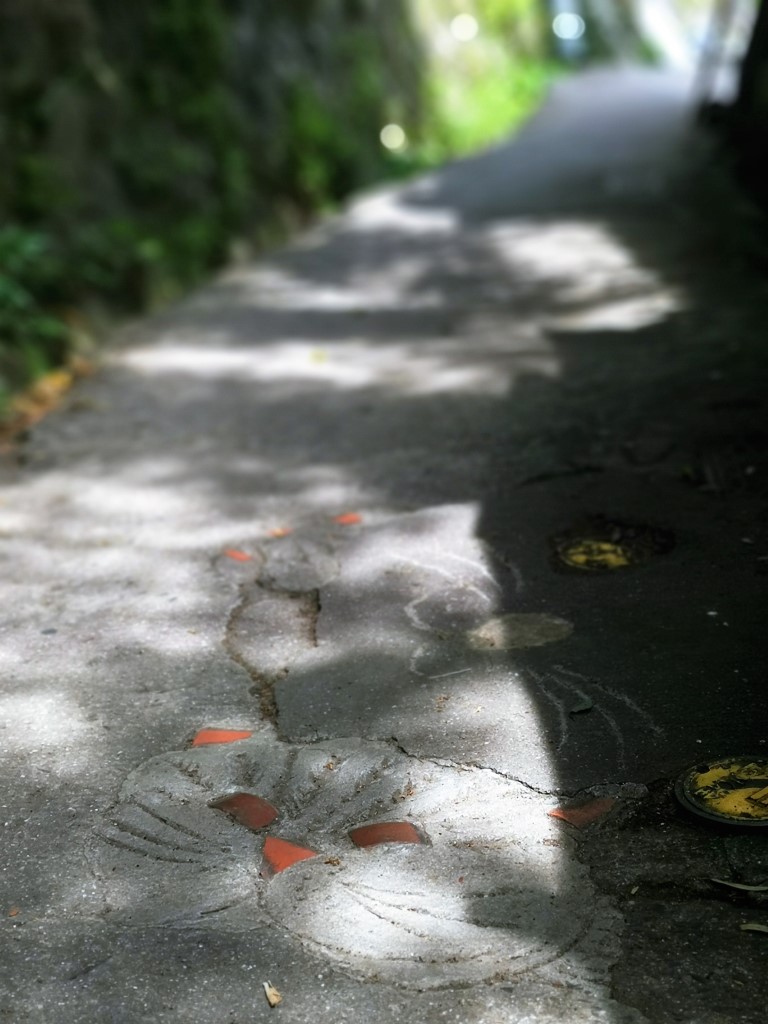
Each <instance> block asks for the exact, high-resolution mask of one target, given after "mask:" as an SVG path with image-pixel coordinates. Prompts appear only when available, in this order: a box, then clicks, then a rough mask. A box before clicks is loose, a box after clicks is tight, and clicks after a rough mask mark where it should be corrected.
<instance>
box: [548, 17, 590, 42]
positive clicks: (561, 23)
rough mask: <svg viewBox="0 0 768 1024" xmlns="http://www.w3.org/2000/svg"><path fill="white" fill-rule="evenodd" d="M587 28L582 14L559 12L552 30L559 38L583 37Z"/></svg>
mask: <svg viewBox="0 0 768 1024" xmlns="http://www.w3.org/2000/svg"><path fill="white" fill-rule="evenodd" d="M586 28H587V26H586V23H585V21H584V19H583V18H582V17H581V15H580V14H570V13H566V14H558V16H557V17H556V18H555V20H554V21H553V22H552V31H553V32H554V33H555V35H556V36H557V38H558V39H581V37H582V36H583V35H584V32H585V31H586Z"/></svg>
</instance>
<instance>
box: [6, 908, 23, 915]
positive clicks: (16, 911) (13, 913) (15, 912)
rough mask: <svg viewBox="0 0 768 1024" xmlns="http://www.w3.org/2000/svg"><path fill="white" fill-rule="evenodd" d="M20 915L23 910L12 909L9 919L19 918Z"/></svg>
mask: <svg viewBox="0 0 768 1024" xmlns="http://www.w3.org/2000/svg"><path fill="white" fill-rule="evenodd" d="M20 913H21V910H20V909H19V907H11V909H10V910H9V911H8V917H18V916H19V914H20Z"/></svg>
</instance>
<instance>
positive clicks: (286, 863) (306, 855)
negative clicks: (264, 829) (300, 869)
mask: <svg viewBox="0 0 768 1024" xmlns="http://www.w3.org/2000/svg"><path fill="white" fill-rule="evenodd" d="M263 853H264V861H263V863H262V866H261V875H262V878H271V876H272V875H277V874H279V873H280V872H281V871H285V870H286V868H290V867H292V866H293V865H294V864H298V863H299V861H302V860H311V858H312V857H316V856H317V853H316V852H315V851H314V850H310V849H309V848H308V847H306V846H297V845H296V843H289V842H288V841H287V840H286V839H276V838H275V836H267V838H266V839H265V840H264V850H263Z"/></svg>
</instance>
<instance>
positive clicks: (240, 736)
mask: <svg viewBox="0 0 768 1024" xmlns="http://www.w3.org/2000/svg"><path fill="white" fill-rule="evenodd" d="M250 736H253V731H252V730H250V729H201V730H200V731H199V732H198V733H197V734H196V736H195V738H194V739H193V740H192V746H193V747H203V746H205V745H206V744H208V743H234V742H235V741H236V740H247V739H248V738H249V737H250Z"/></svg>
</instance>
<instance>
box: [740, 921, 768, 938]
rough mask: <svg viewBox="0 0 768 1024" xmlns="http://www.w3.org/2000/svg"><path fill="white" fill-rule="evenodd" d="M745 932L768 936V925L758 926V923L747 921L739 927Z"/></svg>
mask: <svg viewBox="0 0 768 1024" xmlns="http://www.w3.org/2000/svg"><path fill="white" fill-rule="evenodd" d="M739 927H740V928H741V930H742V931H743V932H765V933H766V935H768V924H758V923H757V921H747V923H746V924H742V925H739Z"/></svg>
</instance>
